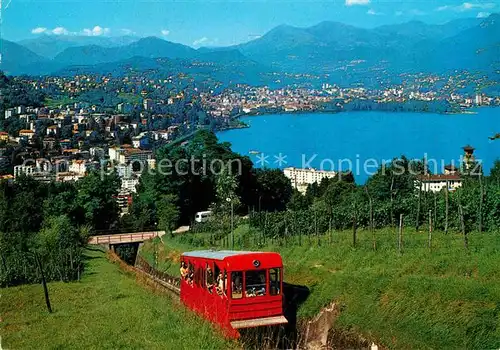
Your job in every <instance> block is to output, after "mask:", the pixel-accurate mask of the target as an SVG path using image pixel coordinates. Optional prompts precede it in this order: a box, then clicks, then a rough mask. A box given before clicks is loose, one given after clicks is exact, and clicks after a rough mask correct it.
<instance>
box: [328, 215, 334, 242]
mask: <svg viewBox="0 0 500 350" xmlns="http://www.w3.org/2000/svg"><path fill="white" fill-rule="evenodd" d="M332 238H333V237H332V218H331V217H330V220H329V221H328V239H329V243H330V245H332Z"/></svg>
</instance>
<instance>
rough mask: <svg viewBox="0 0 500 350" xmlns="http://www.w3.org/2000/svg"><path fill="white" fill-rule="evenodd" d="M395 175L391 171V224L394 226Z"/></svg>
mask: <svg viewBox="0 0 500 350" xmlns="http://www.w3.org/2000/svg"><path fill="white" fill-rule="evenodd" d="M393 190H394V175H393V174H392V172H391V226H392V227H394V193H393Z"/></svg>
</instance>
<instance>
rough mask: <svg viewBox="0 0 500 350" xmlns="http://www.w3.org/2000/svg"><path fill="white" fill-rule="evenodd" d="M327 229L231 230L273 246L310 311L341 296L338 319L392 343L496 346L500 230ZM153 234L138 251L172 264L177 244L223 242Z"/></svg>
mask: <svg viewBox="0 0 500 350" xmlns="http://www.w3.org/2000/svg"><path fill="white" fill-rule="evenodd" d="M375 236H376V241H377V250H376V251H374V250H373V237H372V234H371V233H370V232H368V231H358V237H357V238H358V239H357V244H356V247H355V248H353V246H352V232H348V231H346V232H333V233H332V234H331V235H323V236H320V237H311V238H309V237H306V236H303V237H301V238H300V242H299V237H297V236H295V237H291V238H288V239H286V240H285V239H274V240H271V239H267V240H263V239H262V237H261V236H260V233H258V232H254V231H252V230H251V229H249V228H248V226H240V227H239V228H238V229H237V230H236V232H235V237H236V239H235V241H236V248H238V249H239V248H242V249H256V250H264V251H277V252H279V253H281V255H282V257H283V260H284V265H285V270H284V272H285V281H286V282H288V283H294V284H299V285H305V286H307V287H309V289H310V291H311V293H310V296H309V298H308V299H307V300H306V301H305V302H304V304H302V305H301V307H300V308H299V311H298V313H299V317H300V318H301V319H307V318H311V317H313V316H314V315H316V314H317V313H318V312H319V311H320V310H321V308H322V307H324V306H325V305H327V304H328V303H329V302H331V301H332V300H336V301H338V302H339V303H340V304H341V305H342V312H341V315H340V317H339V319H338V320H337V323H336V325H337V326H338V327H340V328H343V329H351V330H355V331H357V332H359V333H361V334H363V335H364V336H367V337H369V338H371V339H374V340H377V341H379V342H380V343H381V344H383V345H385V346H387V347H389V348H393V349H409V348H415V349H498V348H499V347H500V269H499V268H498V267H499V266H500V254H499V253H500V235H498V234H491V233H490V234H477V233H475V234H470V235H469V250H468V251H466V250H465V248H464V244H463V237H462V236H461V235H459V234H451V233H450V234H447V235H445V234H443V233H441V232H435V233H434V235H433V239H432V250H429V248H428V235H427V233H426V232H418V233H417V232H415V231H414V230H411V229H405V232H404V235H403V249H402V254H401V255H400V254H399V252H398V249H397V245H398V244H397V242H398V238H397V234H396V232H395V230H393V229H384V230H378V231H376V233H375ZM164 241H165V245H161V244H156V245H155V244H154V243H149V244H147V245H146V246H145V249H144V252H143V253H142V254H143V256H144V257H145V258H146V259H148V260H149V261H151V262H152V263H154V258H153V257H154V251H155V249H156V250H157V251H158V257H159V258H158V267H159V268H160V269H163V270H167V271H169V272H171V273H178V265H177V261H178V258H177V256H178V254H179V253H180V252H181V251H183V250H192V249H197V248H207V247H211V246H217V245H219V247H220V244H221V241H216V242H215V244H214V241H213V240H212V239H210V234H205V235H203V234H188V235H184V236H179V237H176V238H174V239H168V240H167V239H165V238H164Z"/></svg>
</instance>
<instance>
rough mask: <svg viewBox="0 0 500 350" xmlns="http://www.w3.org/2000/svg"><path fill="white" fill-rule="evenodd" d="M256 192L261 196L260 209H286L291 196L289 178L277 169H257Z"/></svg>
mask: <svg viewBox="0 0 500 350" xmlns="http://www.w3.org/2000/svg"><path fill="white" fill-rule="evenodd" d="M255 174H256V179H257V194H258V196H259V197H261V209H262V210H265V211H276V210H284V209H286V205H287V204H288V202H289V200H290V197H291V196H292V184H291V182H290V179H289V178H287V177H286V176H285V174H283V172H282V171H281V170H279V169H257V170H256V171H255Z"/></svg>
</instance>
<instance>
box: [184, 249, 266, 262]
mask: <svg viewBox="0 0 500 350" xmlns="http://www.w3.org/2000/svg"><path fill="white" fill-rule="evenodd" d="M250 254H276V253H267V252H251V251H239V250H195V251H192V252H185V253H183V254H182V256H191V257H194V258H205V259H215V260H224V259H225V258H229V257H234V256H244V255H250Z"/></svg>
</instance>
